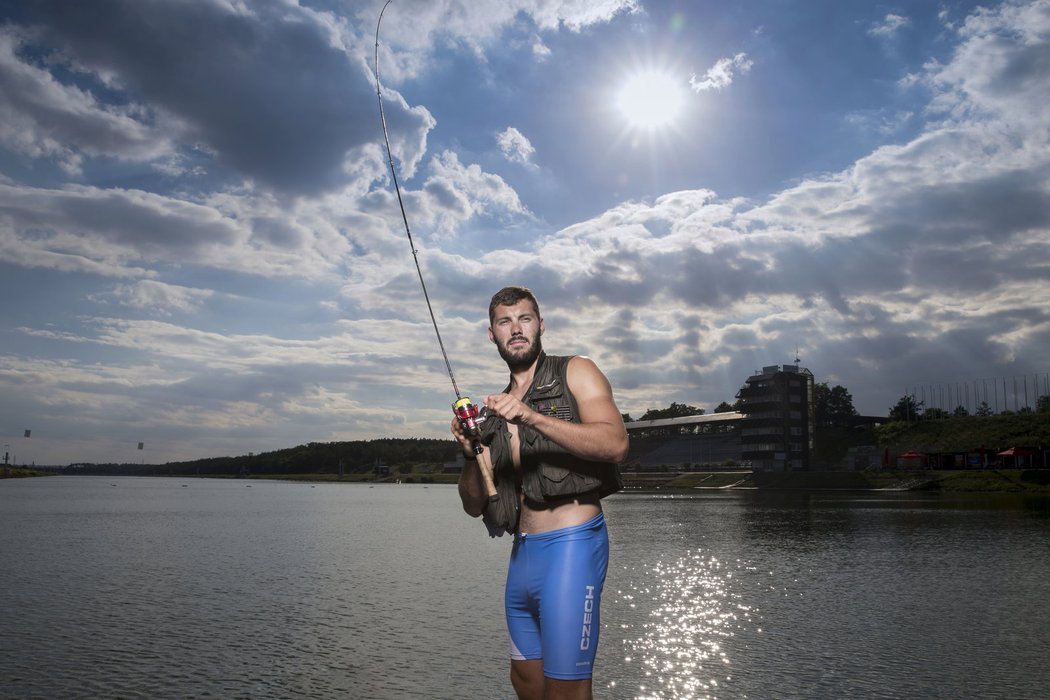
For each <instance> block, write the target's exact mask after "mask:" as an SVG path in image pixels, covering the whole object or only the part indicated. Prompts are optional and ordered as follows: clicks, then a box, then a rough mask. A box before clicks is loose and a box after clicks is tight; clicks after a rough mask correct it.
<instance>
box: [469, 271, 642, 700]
mask: <svg viewBox="0 0 1050 700" xmlns="http://www.w3.org/2000/svg"><path fill="white" fill-rule="evenodd" d="M543 331H544V326H543V318H542V317H541V316H540V310H539V303H538V302H537V301H536V297H535V296H534V295H533V293H532V292H531V291H530V290H528V289H527V288H525V287H506V288H504V289H501V290H500V291H498V292H496V294H495V295H494V296H493V297H492V301H491V303H490V304H489V331H488V333H489V340H491V341H492V342H493V343H495V344H496V348H497V349H498V350H499V354H500V356H501V357H502V358H503V360H504V361H505V362H506V363H507V367H508V369H509V370H510V383H509V384H508V386H507V388H506V389H505V390H504V391H502V392H500V393H498V394H492V395H491V396H488V397H486V399H485V407H484V409H483V410H482V413H481V415H480V416H479V418H478V422H479V424H480V432H481V438H480V442H481V444H482V446H483V447H482V452H481V454H478V455H475V453H474V450H473V449H472V442H471V436H469V435H467V434H465V433H464V430H463V428H462V427H461V426H460V423H459V421H458V420H454V421H453V422H452V433H453V435H455V437H456V438H457V439H458V440H459V442H460V444H461V445H462V446H463V451H464V454H465V455H466V456H467V462H466V466H465V467H464V469H463V472H462V475H461V476H460V480H459V493H460V498H461V499H462V501H463V509H464V510H465V511H466V512H467V513H468V514H469V515H471V516H472V517H478V516H482V515H483V516H484V517H485V521H486V524H487V525H488V526H489V529H490V532H492V533H493V534H496V533H497V532H498V534H502V532H503V531H506V532H509V533H513V534H514V546H513V550H512V552H511V557H510V564H509V566H508V570H507V585H506V592H505V605H506V615H507V627H508V629H509V631H510V637H511V681H512V682H513V684H514V689H515V691H516V692H517V694H518V697H519V698H529V699H536V700H539V699H540V698H590V697H591V678H592V666H593V663H594V655H595V651H596V648H597V646H598V630H599V608H600V602H601V592H602V586H603V584H604V583H605V573H606V570H607V567H608V558H609V539H608V534H607V531H606V529H605V520H604V516H603V514H602V508H601V502H600V499H601V498H602V497H603V496H605V495H607V494H609V493H613V492H614V491H617V490H619V488H620V487H621V485H622V484H621V481H620V475H619V471H618V468H617V464H618V463H619V462H622V461H623V460H624V459H626V457H627V449H628V440H627V431H626V430H625V428H624V426H623V419H622V417H621V415H620V411H619V409H617V407H616V404H615V403H614V402H613V397H612V389H611V387H610V386H609V382H608V380H607V379H606V378H605V375H603V374H602V372H601V371H600V370H599V369H598V367H597V365H595V364H594V362H593V361H591V360H590V359H589V358H587V357H583V356H574V357H556V356H548V355H547V354H546V353H544V352H543V347H542V343H541V340H540V338H541V336H542V335H543Z"/></svg>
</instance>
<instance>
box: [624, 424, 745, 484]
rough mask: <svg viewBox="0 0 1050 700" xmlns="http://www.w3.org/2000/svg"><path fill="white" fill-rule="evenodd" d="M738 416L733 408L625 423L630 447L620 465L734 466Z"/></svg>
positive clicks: (737, 451) (684, 468) (686, 468)
mask: <svg viewBox="0 0 1050 700" xmlns="http://www.w3.org/2000/svg"><path fill="white" fill-rule="evenodd" d="M742 417H743V416H742V415H741V414H740V413H737V412H736V411H727V412H725V413H714V414H711V415H700V416H682V417H679V418H661V419H657V420H646V421H633V422H631V423H627V424H626V426H625V427H626V428H627V433H628V435H630V437H631V451H630V453H629V454H628V456H627V460H626V461H625V462H624V463H623V467H624V468H625V469H627V470H636V471H663V470H667V469H673V470H679V471H690V470H693V469H715V468H718V467H721V466H738V465H739V464H740V420H741V418H742ZM727 463H731V464H727Z"/></svg>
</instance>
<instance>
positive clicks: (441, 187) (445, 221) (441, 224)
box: [414, 151, 528, 232]
mask: <svg viewBox="0 0 1050 700" xmlns="http://www.w3.org/2000/svg"><path fill="white" fill-rule="evenodd" d="M429 170H430V176H429V177H427V179H426V182H424V183H423V188H422V191H421V192H420V193H419V194H418V195H414V196H415V197H416V198H417V200H418V203H419V205H420V206H419V208H418V209H417V210H416V211H417V213H419V214H421V215H422V220H423V221H424V222H427V223H429V224H432V225H434V226H435V227H436V228H437V229H439V230H441V231H445V232H451V231H453V230H455V229H456V227H457V226H459V225H460V224H462V223H464V222H466V221H469V220H470V219H472V218H475V217H477V216H482V215H487V216H495V217H504V216H506V217H514V216H524V215H527V214H528V210H527V209H526V208H525V206H524V205H523V204H522V203H521V200H520V199H519V198H518V194H517V192H515V191H514V189H513V188H511V187H510V186H509V185H508V184H507V183H506V181H504V180H503V178H501V177H500V176H499V175H495V174H492V173H486V172H485V171H483V170H482V169H481V167H480V166H478V165H464V164H463V163H461V162H460V161H459V156H457V155H456V154H455V153H454V152H453V151H444V152H443V153H441V154H439V155H437V156H435V157H434V158H433V159H432V160H431V162H430V165H429Z"/></svg>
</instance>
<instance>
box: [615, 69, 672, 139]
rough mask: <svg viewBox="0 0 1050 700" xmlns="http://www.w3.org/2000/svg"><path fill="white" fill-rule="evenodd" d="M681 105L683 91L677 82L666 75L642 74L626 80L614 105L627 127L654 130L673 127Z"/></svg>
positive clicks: (656, 72)
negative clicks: (625, 121)
mask: <svg viewBox="0 0 1050 700" xmlns="http://www.w3.org/2000/svg"><path fill="white" fill-rule="evenodd" d="M684 101H685V91H684V89H683V86H682V84H681V82H680V81H678V80H675V79H674V78H673V77H672V76H670V75H668V74H667V73H661V72H658V71H646V72H641V73H636V74H634V75H632V76H631V77H630V78H628V79H627V81H626V82H625V83H624V84H623V86H622V87H621V88H620V92H619V95H618V96H617V100H616V104H617V107H619V109H620V112H621V113H622V114H623V116H624V117H625V118H626V119H627V121H628V122H629V123H630V124H631V126H633V127H635V128H639V129H657V128H659V127H662V126H668V125H670V124H672V123H674V121H675V120H676V119H677V118H678V115H679V114H680V113H681V111H682V105H683V103H684Z"/></svg>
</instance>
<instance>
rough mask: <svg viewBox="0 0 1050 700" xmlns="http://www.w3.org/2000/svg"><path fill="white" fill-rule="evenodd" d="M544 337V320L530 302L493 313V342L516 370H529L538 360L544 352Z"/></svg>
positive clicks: (508, 363)
mask: <svg viewBox="0 0 1050 700" xmlns="http://www.w3.org/2000/svg"><path fill="white" fill-rule="evenodd" d="M541 335H543V319H541V318H540V317H539V314H537V313H536V309H535V307H533V305H532V302H531V301H529V300H528V299H522V300H521V301H519V302H518V303H517V304H514V305H512V306H502V305H501V306H497V307H496V308H495V309H494V310H493V314H492V326H491V327H490V328H489V340H491V341H492V342H493V343H495V344H496V348H497V349H498V350H499V355H500V357H502V358H503V361H504V362H506V363H507V366H508V367H510V368H511V369H512V370H513V369H525V368H527V367H529V366H530V365H531V364H532V363H533V362H535V361H536V358H537V357H539V356H540V351H541V350H542V349H543V345H542V343H541V342H540V336H541Z"/></svg>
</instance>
